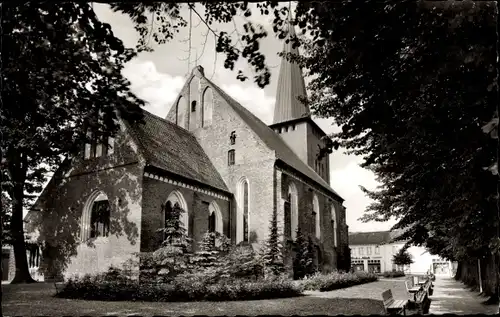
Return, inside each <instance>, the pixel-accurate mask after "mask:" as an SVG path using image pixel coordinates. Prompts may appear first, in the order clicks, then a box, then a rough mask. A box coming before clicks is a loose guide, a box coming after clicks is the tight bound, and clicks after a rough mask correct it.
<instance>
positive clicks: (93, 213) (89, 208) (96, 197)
mask: <svg viewBox="0 0 500 317" xmlns="http://www.w3.org/2000/svg"><path fill="white" fill-rule="evenodd" d="M110 217H111V206H110V204H109V201H108V197H107V196H106V195H105V194H104V193H102V192H96V193H94V194H93V195H91V196H90V199H89V200H88V202H87V204H85V206H84V210H83V214H82V229H81V240H82V241H87V240H88V239H91V238H97V237H107V236H108V235H109V230H110Z"/></svg>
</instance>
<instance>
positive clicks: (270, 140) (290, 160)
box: [205, 78, 343, 200]
mask: <svg viewBox="0 0 500 317" xmlns="http://www.w3.org/2000/svg"><path fill="white" fill-rule="evenodd" d="M205 79H206V80H207V82H208V83H209V84H210V85H211V86H212V88H213V89H214V90H216V91H217V92H218V93H219V94H220V95H221V96H222V97H223V98H224V99H225V100H226V102H227V103H228V104H229V106H230V107H231V108H233V110H234V111H235V112H236V113H237V114H238V115H239V116H240V117H241V118H242V119H243V121H245V123H246V124H247V125H248V126H249V127H250V128H251V129H252V130H253V131H254V132H255V133H256V134H257V135H258V136H259V137H260V139H261V140H262V141H264V143H266V145H267V146H268V147H269V148H270V149H272V150H274V151H275V152H276V157H277V158H278V159H279V160H281V161H282V162H283V163H285V164H286V165H288V166H290V167H292V168H293V169H294V170H296V171H298V172H299V173H301V174H303V175H305V176H306V177H308V178H309V179H311V180H312V181H314V182H315V183H317V184H319V185H320V186H321V187H323V188H324V189H326V190H327V191H328V192H330V193H333V194H334V195H335V196H337V197H338V198H340V199H342V197H341V196H340V195H339V194H337V192H335V191H334V190H333V189H332V188H331V187H330V185H329V184H328V183H327V182H326V181H325V180H324V179H323V178H321V177H320V176H319V175H318V174H316V172H315V171H314V170H313V169H312V168H310V167H309V166H308V165H307V164H306V163H304V162H303V161H302V160H301V159H300V158H299V157H298V156H297V154H295V152H294V151H293V150H292V149H291V148H290V147H289V146H288V145H287V144H286V143H285V141H284V140H283V139H282V138H281V137H280V136H279V135H278V134H276V132H274V131H273V130H272V129H271V128H269V127H268V126H267V125H266V124H265V123H264V122H262V121H261V120H260V119H259V118H257V117H256V116H255V115H253V114H252V113H251V112H250V111H248V110H247V109H246V108H245V107H243V106H242V105H240V104H239V103H238V102H237V101H236V100H234V99H233V98H231V97H230V96H229V95H228V94H226V93H225V92H224V91H223V90H222V89H221V88H219V87H218V86H217V85H215V84H214V83H213V82H211V81H210V80H209V79H207V78H205ZM342 200H343V199H342Z"/></svg>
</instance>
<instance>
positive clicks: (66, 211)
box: [28, 127, 143, 280]
mask: <svg viewBox="0 0 500 317" xmlns="http://www.w3.org/2000/svg"><path fill="white" fill-rule="evenodd" d="M123 131H124V130H123V127H122V132H121V133H120V134H119V135H117V136H116V138H115V146H114V153H113V154H111V155H108V156H101V157H98V158H92V159H87V160H81V159H77V160H75V161H74V163H73V165H72V167H71V169H70V170H66V171H62V170H60V171H58V174H59V175H57V176H55V177H54V178H53V179H52V180H51V182H50V183H49V184H48V186H47V188H46V190H45V191H44V193H42V196H41V197H40V199H39V206H38V207H40V209H41V210H42V212H40V213H38V216H36V217H31V219H32V220H31V222H30V223H29V224H28V226H29V227H30V230H34V229H37V230H38V231H39V232H40V240H41V241H44V248H43V251H42V264H41V267H42V268H43V269H44V271H45V273H46V274H45V278H46V279H49V280H50V279H52V278H60V277H61V275H62V274H64V276H65V277H69V276H72V275H81V274H85V273H96V272H100V271H104V270H107V268H108V267H109V266H111V265H117V266H119V265H121V264H122V263H123V262H124V261H126V260H127V259H128V258H129V256H130V255H131V254H132V253H133V252H138V251H139V241H140V232H141V204H142V174H143V163H142V162H139V161H138V157H137V155H136V147H135V145H134V144H133V142H132V141H131V139H130V137H129V136H128V135H126V134H124V133H123ZM96 191H101V192H103V193H105V194H106V196H107V198H108V200H109V203H110V206H111V218H110V234H109V236H108V237H98V238H96V239H92V240H91V241H90V244H87V243H82V242H80V232H81V216H82V213H83V210H84V206H85V205H86V204H87V203H88V201H89V198H90V197H91V196H92V195H93V194H95V193H96Z"/></svg>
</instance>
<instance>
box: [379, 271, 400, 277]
mask: <svg viewBox="0 0 500 317" xmlns="http://www.w3.org/2000/svg"><path fill="white" fill-rule="evenodd" d="M383 275H384V277H391V278H393V277H402V276H405V272H403V271H385V272H384V274H383Z"/></svg>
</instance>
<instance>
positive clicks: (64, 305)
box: [2, 283, 383, 316]
mask: <svg viewBox="0 0 500 317" xmlns="http://www.w3.org/2000/svg"><path fill="white" fill-rule="evenodd" d="M370 284H373V283H370ZM360 286H361V285H360ZM356 287H357V286H356ZM334 292H335V291H334ZM328 293H333V292H324V293H322V294H328ZM367 293H368V292H367ZM54 294H55V288H54V285H53V284H46V283H37V284H30V285H2V311H3V315H4V316H21V315H22V316H33V315H37V316H40V315H45V316H62V315H92V316H104V315H115V316H116V315H121V316H123V315H141V316H150V315H341V314H342V315H354V314H356V315H358V314H359V315H371V314H375V315H377V314H383V305H382V302H381V301H380V300H379V299H367V298H328V297H318V296H315V295H313V294H309V295H306V296H302V297H294V298H282V299H268V300H253V301H231V302H180V303H158V302H103V301H85V300H70V299H62V298H55V297H53V295H54ZM367 295H368V294H367ZM367 297H368V296H367Z"/></svg>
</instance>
